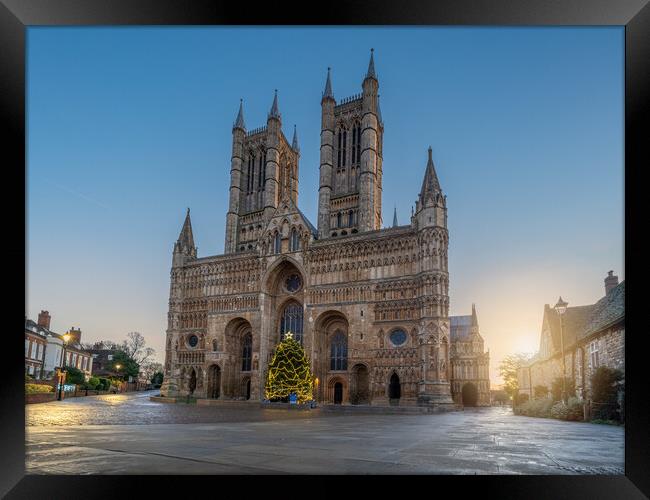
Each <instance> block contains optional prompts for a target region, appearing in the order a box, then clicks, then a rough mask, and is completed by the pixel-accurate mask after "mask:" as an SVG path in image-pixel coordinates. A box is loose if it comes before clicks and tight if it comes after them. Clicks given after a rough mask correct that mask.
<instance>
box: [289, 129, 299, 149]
mask: <svg viewBox="0 0 650 500" xmlns="http://www.w3.org/2000/svg"><path fill="white" fill-rule="evenodd" d="M291 148H292V149H293V150H294V151H296V152H299V151H300V146H298V132H296V125H295V124H294V126H293V140H292V141H291Z"/></svg>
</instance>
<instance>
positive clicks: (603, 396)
mask: <svg viewBox="0 0 650 500" xmlns="http://www.w3.org/2000/svg"><path fill="white" fill-rule="evenodd" d="M622 379H623V373H621V371H620V370H613V369H611V368H607V367H606V366H601V367H599V368H598V369H597V370H596V371H595V372H594V374H593V375H592V377H591V390H592V399H593V403H592V416H593V418H594V419H595V420H617V421H618V420H620V419H621V417H620V415H619V413H618V391H619V382H620V381H621V380H622Z"/></svg>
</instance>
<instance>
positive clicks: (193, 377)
mask: <svg viewBox="0 0 650 500" xmlns="http://www.w3.org/2000/svg"><path fill="white" fill-rule="evenodd" d="M189 389H190V394H194V389H196V371H195V370H194V368H192V373H190V385H189Z"/></svg>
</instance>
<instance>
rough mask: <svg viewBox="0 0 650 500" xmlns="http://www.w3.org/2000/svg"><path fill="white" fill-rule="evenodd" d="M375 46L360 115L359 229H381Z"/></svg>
mask: <svg viewBox="0 0 650 500" xmlns="http://www.w3.org/2000/svg"><path fill="white" fill-rule="evenodd" d="M373 52H374V49H370V62H369V64H368V71H367V73H366V77H365V78H364V80H363V84H362V87H363V93H362V96H363V97H362V103H363V104H362V117H361V172H360V174H359V231H360V232H363V231H373V230H375V229H380V228H381V175H380V173H379V155H378V144H379V140H380V137H379V131H378V129H379V118H378V104H379V100H378V99H379V97H378V90H379V80H377V74H376V73H375V60H374V57H373Z"/></svg>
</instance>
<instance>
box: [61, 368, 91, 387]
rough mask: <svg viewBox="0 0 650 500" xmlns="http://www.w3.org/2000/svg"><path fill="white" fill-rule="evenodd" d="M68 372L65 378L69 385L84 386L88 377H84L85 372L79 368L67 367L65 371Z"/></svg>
mask: <svg viewBox="0 0 650 500" xmlns="http://www.w3.org/2000/svg"><path fill="white" fill-rule="evenodd" d="M65 371H66V376H65V381H66V383H68V384H83V383H85V382H86V377H85V375H84V372H82V371H81V370H80V369H79V368H75V367H74V366H70V367H67V368H66V369H65Z"/></svg>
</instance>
